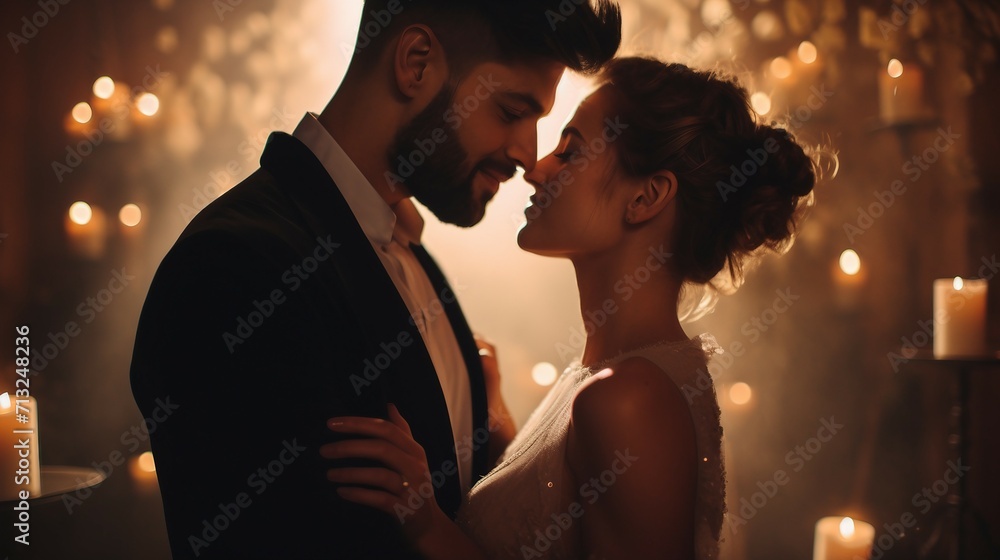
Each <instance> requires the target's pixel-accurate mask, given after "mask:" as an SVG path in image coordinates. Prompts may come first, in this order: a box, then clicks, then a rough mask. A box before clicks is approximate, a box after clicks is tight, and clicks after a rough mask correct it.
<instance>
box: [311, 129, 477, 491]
mask: <svg viewBox="0 0 1000 560" xmlns="http://www.w3.org/2000/svg"><path fill="white" fill-rule="evenodd" d="M292 136H294V137H295V138H297V139H299V140H300V141H301V142H302V143H303V144H305V145H306V146H307V147H308V148H309V149H310V150H311V151H312V153H313V154H315V155H316V158H317V159H319V161H320V162H321V163H322V164H323V167H324V168H325V169H326V171H327V173H329V174H330V177H331V178H332V179H333V181H334V183H336V184H337V187H339V188H340V193H341V194H342V195H343V196H344V199H345V200H346V201H347V204H348V206H350V207H351V212H353V213H354V217H355V218H356V219H357V220H358V223H359V224H360V225H361V229H362V230H363V231H364V232H365V235H366V236H367V237H368V240H369V241H370V242H371V244H372V248H373V249H374V250H375V254H377V255H378V258H379V259H380V260H381V261H382V265H383V266H384V267H385V270H386V272H387V273H388V274H389V277H390V278H392V282H393V284H395V285H396V290H398V291H399V295H400V296H402V298H403V301H404V302H406V307H407V309H409V311H410V316H411V317H413V318H414V319H415V322H416V324H417V326H418V328H419V331H420V335H421V337H422V338H423V342H424V345H425V346H426V347H427V352H428V353H429V354H430V357H431V361H432V362H433V364H434V369H435V370H436V371H437V376H438V380H439V381H440V383H441V389H442V391H443V392H444V399H445V403H447V406H448V415H449V417H450V419H451V430H452V435H453V436H454V438H455V446H456V450H455V452H456V456H457V459H458V473H459V480H460V482H461V485H462V492H463V494H464V493H466V492H468V491H469V488H470V486H471V482H472V453H471V450H470V449H469V448H468V446H469V445H470V442H471V441H472V389H471V387H470V385H469V372H468V369H467V368H466V367H465V360H464V358H463V357H462V351H461V349H460V348H459V346H458V340H457V339H456V338H455V332H454V331H453V330H452V328H451V322H450V321H449V320H448V317H447V315H445V314H444V311H443V307H442V302H440V301H435V300H440V299H442V297H443V298H444V299H447V298H449V297H450V298H453V297H455V295H454V294H437V293H435V291H434V286H433V285H432V284H431V281H430V279H429V278H427V273H426V272H425V271H424V269H423V267H422V266H420V262H419V261H418V260H417V258H416V256H415V255H414V254H413V251H412V250H411V249H410V245H409V244H410V243H411V242H412V243H416V244H419V243H420V234H421V232H422V231H423V225H424V222H423V219H422V218H421V217H420V214H419V212H417V209H416V207H414V206H413V203H412V202H411V201H410V200H409V199H404V200H403V201H402V202H400V203H399V204H397V205H396V207H395V210H396V211H395V212H394V211H393V208H390V207H389V205H388V204H387V203H386V202H385V200H384V199H383V198H382V197H381V196H380V195H379V194H378V192H376V191H375V188H374V187H373V186H372V185H371V183H370V182H369V181H368V179H367V178H365V176H364V175H363V174H362V173H361V170H359V169H358V167H357V165H355V164H354V162H353V161H352V160H351V158H350V157H349V156H348V155H347V154H346V153H345V152H344V150H343V149H342V148H341V147H340V144H338V143H337V141H336V140H334V138H333V136H331V135H330V133H329V132H328V131H327V130H326V128H324V127H323V125H322V124H320V122H319V121H318V120H317V119H316V115H315V114H313V113H307V114H306V116H305V117H304V118H303V119H302V120H301V121H300V122H299V125H298V126H297V127H296V128H295V132H293V133H292ZM397 213H398V214H399V216H398V218H399V219H398V220H397ZM403 374H404V375H405V372H403ZM463 446H465V447H466V449H461V448H462V447H463ZM441 469H442V465H430V470H431V472H432V473H433V472H435V471H439V470H441Z"/></svg>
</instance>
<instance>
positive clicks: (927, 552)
mask: <svg viewBox="0 0 1000 560" xmlns="http://www.w3.org/2000/svg"><path fill="white" fill-rule="evenodd" d="M909 362H912V363H914V364H916V365H920V366H926V367H922V368H918V371H926V372H945V373H949V372H950V373H953V374H955V375H954V379H955V381H954V385H955V386H954V392H953V394H954V397H953V401H952V406H951V410H950V418H949V426H950V433H949V436H948V443H949V445H950V446H951V447H952V450H953V453H954V455H955V456H956V457H957V458H958V461H959V464H960V465H969V396H970V394H971V393H970V389H971V386H972V375H973V372H974V371H975V370H976V369H977V368H996V367H998V366H1000V354H993V355H992V356H990V355H987V356H982V357H948V358H938V357H935V356H934V354H933V352H930V351H927V350H921V351H918V352H917V353H916V355H915V356H914V357H912V358H910V359H909ZM970 475H971V473H970V474H965V475H964V476H960V477H959V479H958V482H957V483H956V484H953V485H951V490H950V491H949V493H948V495H947V496H946V497H945V500H944V503H942V504H941V505H939V506H937V507H936V508H935V509H934V510H932V511H933V514H932V515H933V517H932V520H933V521H932V523H931V524H930V531H929V532H928V536H927V538H926V540H925V542H923V543H920V546H919V556H918V557H919V558H920V559H921V560H929V559H931V558H934V557H933V556H932V555H933V554H934V552H935V550H941V549H942V548H943V549H944V550H946V551H947V555H946V556H945V558H947V559H948V560H968V559H971V558H972V556H970V555H969V551H968V550H967V543H968V537H969V533H968V530H969V525H968V523H967V521H968V520H969V519H971V520H972V521H973V522H974V524H975V525H976V527H977V528H978V529H979V532H980V533H981V535H980V536H981V537H984V539H985V541H984V542H985V546H987V547H989V548H990V549H995V548H996V546H995V545H994V544H993V543H992V540H991V538H990V534H989V530H988V527H987V525H986V523H985V520H984V518H983V516H982V514H981V513H979V512H978V511H976V510H975V508H973V507H972V506H971V505H970V504H969V496H968V489H969V481H968V478H969V476H970ZM993 553H994V554H996V550H994V551H993ZM995 557H1000V556H995Z"/></svg>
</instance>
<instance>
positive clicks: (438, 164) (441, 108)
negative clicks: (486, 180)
mask: <svg viewBox="0 0 1000 560" xmlns="http://www.w3.org/2000/svg"><path fill="white" fill-rule="evenodd" d="M453 104H454V89H453V88H452V87H449V86H447V85H446V86H445V87H442V88H441V92H440V93H438V94H437V96H436V97H435V98H434V99H433V100H432V101H431V103H430V105H428V107H427V108H426V109H424V110H423V111H421V112H420V114H419V115H417V116H416V117H414V118H413V120H411V121H410V122H409V123H408V124H407V125H406V126H404V127H403V128H402V129H400V130H399V132H397V133H396V138H395V139H394V140H393V145H392V148H390V150H389V152H388V154H387V155H388V156H389V168H390V170H393V172H394V173H397V174H398V175H401V176H402V174H401V173H399V171H400V169H399V168H400V167H402V165H401V161H405V162H407V163H408V164H409V165H412V167H413V173H411V174H410V175H409V176H405V177H404V179H405V184H406V187H407V189H409V191H410V194H412V195H413V196H414V198H416V199H417V200H418V201H420V203H421V204H423V205H424V206H426V207H427V208H428V209H429V210H430V211H431V212H433V213H434V215H435V216H437V218H438V219H439V220H441V221H442V222H445V223H449V224H454V225H456V226H460V227H471V226H474V225H476V224H478V223H479V221H480V220H482V219H483V216H484V214H485V212H486V203H487V202H489V195H485V196H483V197H482V199H481V200H477V199H476V197H475V195H474V188H473V184H472V182H473V180H474V179H475V177H476V172H477V170H476V169H475V168H474V169H471V170H470V171H468V172H466V171H464V169H465V168H467V167H468V165H469V164H468V159H469V154H468V152H466V151H465V148H464V147H463V146H462V143H461V142H460V141H459V140H458V131H457V130H455V129H454V128H453V127H452V126H451V125H450V124H448V123H446V122H445V113H446V112H447V111H448V109H449V108H451V106H452V105H453ZM442 135H444V138H445V140H444V142H441V143H437V142H435V140H434V138H440V137H441V136H442ZM420 146H423V148H422V147H420ZM431 146H433V148H431ZM425 148H428V149H425ZM431 149H432V150H433V153H432V154H430V155H428V154H427V151H430V150H431ZM414 151H417V152H419V153H420V155H422V156H424V161H423V162H422V163H420V165H416V164H415V163H414V160H413V159H412V158H411V157H410V156H411V154H412V153H413V152H414ZM400 158H402V160H401V159H400ZM417 161H419V159H418V160H417Z"/></svg>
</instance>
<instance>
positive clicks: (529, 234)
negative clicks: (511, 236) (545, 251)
mask: <svg viewBox="0 0 1000 560" xmlns="http://www.w3.org/2000/svg"><path fill="white" fill-rule="evenodd" d="M535 229H536V228H535V227H534V226H532V224H531V222H530V221H529V222H528V223H526V224H524V225H523V226H522V227H521V229H520V230H519V231H518V232H517V246H518V247H520V248H521V250H522V251H527V252H529V253H535V254H536V255H537V254H541V253H540V252H539V251H541V250H542V247H543V244H541V243H539V242H538V241H539V239H538V235H537V232H536V231H535Z"/></svg>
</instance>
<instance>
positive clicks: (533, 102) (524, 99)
mask: <svg viewBox="0 0 1000 560" xmlns="http://www.w3.org/2000/svg"><path fill="white" fill-rule="evenodd" d="M500 95H502V96H504V97H507V98H510V99H513V100H515V101H519V102H521V103H524V104H525V105H527V106H528V109H530V110H531V111H532V112H533V113H535V114H538V115H542V114H544V113H545V109H543V108H542V104H541V103H539V102H538V100H537V99H535V96H533V95H531V94H530V93H522V92H517V91H501V92H500Z"/></svg>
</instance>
